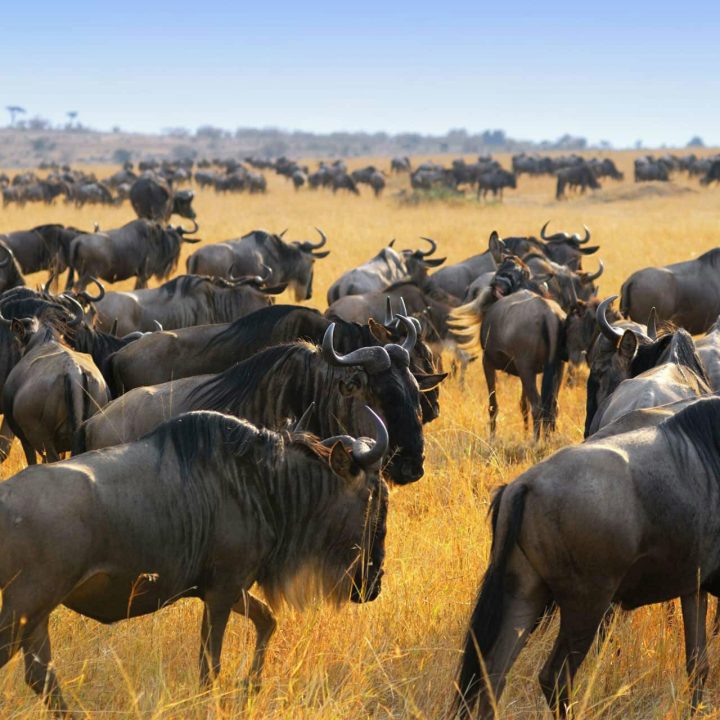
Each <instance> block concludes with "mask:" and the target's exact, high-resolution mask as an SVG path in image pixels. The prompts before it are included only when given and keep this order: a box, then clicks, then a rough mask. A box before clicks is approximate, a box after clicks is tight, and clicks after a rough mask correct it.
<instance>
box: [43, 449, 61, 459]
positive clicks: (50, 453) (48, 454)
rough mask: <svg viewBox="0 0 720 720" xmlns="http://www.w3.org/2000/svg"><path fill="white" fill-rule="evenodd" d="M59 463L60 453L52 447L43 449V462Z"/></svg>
mask: <svg viewBox="0 0 720 720" xmlns="http://www.w3.org/2000/svg"><path fill="white" fill-rule="evenodd" d="M59 461H60V453H58V451H57V450H56V449H55V447H54V446H53V445H49V446H48V447H46V448H45V455H44V456H43V462H46V463H54V462H59Z"/></svg>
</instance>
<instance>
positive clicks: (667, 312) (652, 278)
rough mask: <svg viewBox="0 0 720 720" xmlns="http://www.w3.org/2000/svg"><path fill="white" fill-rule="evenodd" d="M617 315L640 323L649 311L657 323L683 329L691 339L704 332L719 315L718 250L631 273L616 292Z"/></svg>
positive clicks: (719, 264)
mask: <svg viewBox="0 0 720 720" xmlns="http://www.w3.org/2000/svg"><path fill="white" fill-rule="evenodd" d="M620 295H621V300H620V312H622V314H623V316H624V317H626V318H631V319H632V320H635V321H636V322H642V321H643V320H644V319H645V318H647V316H648V314H649V313H650V309H651V308H653V307H654V308H655V309H656V311H657V316H658V320H667V321H669V322H671V323H673V324H674V325H677V326H679V327H682V328H685V330H687V331H688V332H689V333H690V334H691V335H698V334H700V333H703V332H705V331H706V330H708V328H709V327H710V326H711V325H712V324H713V323H714V322H715V320H716V319H717V316H718V315H719V314H720V248H714V249H712V250H708V251H707V252H706V253H704V254H703V255H701V256H700V257H699V258H695V259H694V260H686V261H685V262H678V263H673V264H672V265H667V266H665V267H648V268H644V269H642V270H637V271H636V272H634V273H633V274H632V275H631V276H630V277H629V278H628V279H627V280H626V281H625V282H624V283H623V286H622V290H621V291H620Z"/></svg>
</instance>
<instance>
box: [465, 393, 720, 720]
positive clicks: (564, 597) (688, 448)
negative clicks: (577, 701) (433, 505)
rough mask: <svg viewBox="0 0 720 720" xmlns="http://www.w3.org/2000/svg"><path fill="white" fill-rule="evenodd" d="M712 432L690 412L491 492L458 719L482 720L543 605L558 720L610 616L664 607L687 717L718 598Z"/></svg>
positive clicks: (712, 415)
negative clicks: (549, 621)
mask: <svg viewBox="0 0 720 720" xmlns="http://www.w3.org/2000/svg"><path fill="white" fill-rule="evenodd" d="M719 426H720V399H718V398H708V399H702V400H697V401H695V402H693V403H692V404H691V405H690V406H688V407H687V408H685V409H684V410H682V411H680V412H678V413H676V414H674V415H673V416H672V417H670V418H668V419H667V420H665V421H664V422H662V423H661V424H659V425H658V426H656V427H650V428H642V429H640V430H637V431H635V432H627V433H623V434H615V435H612V436H609V437H603V438H602V439H600V440H598V441H594V440H593V439H592V438H591V439H590V440H589V441H587V442H585V443H583V444H581V445H576V446H573V447H569V448H564V449H562V450H559V451H558V452H556V453H555V454H554V455H552V456H551V457H550V458H548V459H547V460H545V461H543V462H541V463H540V464H538V465H536V466H535V467H533V468H531V469H530V470H528V471H527V472H525V473H523V474H522V475H521V476H520V477H519V478H517V479H516V480H515V481H513V482H512V483H511V484H510V485H507V486H503V487H502V488H501V489H500V490H499V491H498V493H497V494H496V495H495V498H494V499H493V502H492V506H491V517H492V529H493V542H492V550H491V559H490V565H489V567H488V569H487V572H486V573H485V577H484V579H483V582H482V586H481V589H480V594H479V597H478V599H477V602H476V604H475V608H474V610H473V613H472V617H471V620H470V627H469V629H468V633H467V638H466V641H465V648H464V652H463V658H462V662H461V667H460V673H459V677H458V680H457V687H458V689H459V693H460V694H459V696H458V695H456V702H455V710H456V712H457V713H458V714H459V716H460V717H462V718H468V717H470V715H471V714H472V715H473V716H475V717H479V718H486V719H487V720H489V719H490V718H492V717H494V712H493V707H494V706H495V703H496V702H497V701H498V700H499V698H500V696H501V694H502V691H503V688H504V685H505V677H506V674H507V673H508V671H509V670H510V668H511V667H512V664H513V661H514V660H515V658H516V657H517V656H518V655H519V653H520V651H521V650H522V648H523V647H524V645H525V643H526V642H527V639H528V637H529V636H530V634H531V633H532V631H533V629H534V628H535V627H537V625H538V622H539V620H540V619H541V618H542V616H543V615H544V614H545V612H546V609H547V608H548V607H549V606H550V605H551V604H554V605H556V606H557V607H558V609H559V611H560V629H559V633H558V637H557V639H556V640H555V645H554V647H553V650H552V653H551V655H550V657H549V658H548V660H547V662H546V663H545V666H544V667H543V669H542V670H541V672H540V685H541V687H542V690H543V693H544V695H545V698H546V699H547V702H548V704H549V706H550V708H551V710H552V712H553V713H558V714H559V715H560V717H563V718H564V717H566V715H567V713H568V709H569V706H568V703H569V700H570V687H569V685H570V684H571V683H572V681H573V679H574V677H575V674H576V672H577V670H578V668H579V666H580V664H581V663H582V661H583V659H584V657H585V655H586V654H587V652H588V650H589V649H590V648H591V646H592V645H593V643H594V642H595V636H596V633H597V631H598V629H599V628H600V626H601V624H602V622H603V618H604V617H605V614H606V613H607V611H608V609H609V608H610V606H611V604H619V605H621V606H622V607H623V608H625V609H627V610H631V609H634V608H637V607H641V606H643V605H649V604H652V603H659V602H665V601H668V600H672V599H674V598H677V597H679V598H680V600H681V603H682V614H683V624H684V629H685V656H686V668H687V671H688V675H689V678H690V683H691V687H692V701H691V707H692V708H693V709H695V708H697V706H698V705H699V704H700V701H701V698H702V690H703V684H704V682H705V679H706V678H707V675H708V669H709V668H708V660H707V652H706V631H705V624H706V612H707V593H708V592H710V593H712V594H714V595H717V594H718V592H720V584H719V583H718V577H720V562H719V561H718V558H720V521H719V520H718V518H719V517H720V506H719V505H718V494H717V478H718V476H719V475H720V444H719V443H718V433H717V428H718V427H719Z"/></svg>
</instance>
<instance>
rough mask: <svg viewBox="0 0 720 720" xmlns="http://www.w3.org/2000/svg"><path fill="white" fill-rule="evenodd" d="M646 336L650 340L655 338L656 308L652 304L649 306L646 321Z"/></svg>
mask: <svg viewBox="0 0 720 720" xmlns="http://www.w3.org/2000/svg"><path fill="white" fill-rule="evenodd" d="M647 336H648V337H649V338H650V339H651V340H657V310H656V309H655V306H654V305H653V306H652V307H651V308H650V316H649V317H648V321H647Z"/></svg>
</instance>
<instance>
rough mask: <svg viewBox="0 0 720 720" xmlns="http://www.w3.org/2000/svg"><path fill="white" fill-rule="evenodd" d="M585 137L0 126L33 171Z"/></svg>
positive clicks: (2, 152) (455, 149) (1, 151)
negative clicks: (49, 166) (46, 165)
mask: <svg viewBox="0 0 720 720" xmlns="http://www.w3.org/2000/svg"><path fill="white" fill-rule="evenodd" d="M585 148H587V141H586V140H585V139H584V138H579V137H572V136H570V135H565V136H563V137H561V138H559V139H558V140H556V141H553V142H549V141H548V142H543V143H532V142H529V141H522V140H514V139H512V138H509V137H507V136H506V135H505V133H504V132H503V131H502V130H486V131H485V132H482V133H476V134H471V133H468V132H467V131H465V130H451V131H450V132H448V133H446V134H445V135H421V134H419V133H400V134H396V135H391V134H388V133H363V132H334V133H328V134H316V133H309V132H300V131H285V130H274V129H259V130H254V129H239V130H237V131H235V132H231V131H227V130H222V129H220V128H215V127H210V126H205V127H201V128H198V130H197V131H195V132H193V133H191V132H189V131H185V130H182V129H171V130H168V131H167V132H166V133H164V134H158V135H145V134H140V133H128V132H123V131H122V130H117V131H114V132H98V131H93V130H89V129H86V128H75V129H72V130H68V129H64V130H59V129H54V128H49V127H43V128H38V127H32V126H27V125H26V126H25V127H19V128H18V127H14V128H0V167H24V166H35V165H37V164H39V163H40V162H62V163H118V162H122V161H123V160H124V159H130V160H138V159H141V158H149V157H156V158H159V159H162V158H170V159H184V158H188V157H189V158H193V159H199V158H203V157H205V158H208V159H212V158H213V157H222V158H227V157H235V158H241V157H245V156H247V155H258V156H260V157H267V158H270V157H278V156H279V155H288V156H289V157H293V158H302V157H315V158H316V157H328V158H332V157H354V156H361V155H364V156H368V155H383V156H390V155H428V154H432V153H458V154H471V153H473V154H474V153H477V154H484V153H492V152H508V151H511V152H515V151H518V152H519V151H521V150H526V151H532V150H568V151H572V150H583V149H585Z"/></svg>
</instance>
